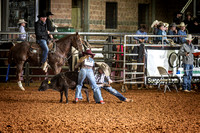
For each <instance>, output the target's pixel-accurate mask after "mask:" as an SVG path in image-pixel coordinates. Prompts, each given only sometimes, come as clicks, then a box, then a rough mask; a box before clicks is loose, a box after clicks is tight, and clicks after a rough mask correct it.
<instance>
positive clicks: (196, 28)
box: [191, 18, 200, 34]
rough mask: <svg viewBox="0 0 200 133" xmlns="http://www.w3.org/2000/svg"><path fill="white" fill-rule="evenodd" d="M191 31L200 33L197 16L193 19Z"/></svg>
mask: <svg viewBox="0 0 200 133" xmlns="http://www.w3.org/2000/svg"><path fill="white" fill-rule="evenodd" d="M191 33H195V34H198V33H200V25H199V20H198V19H197V18H195V19H194V20H193V26H192V30H191Z"/></svg>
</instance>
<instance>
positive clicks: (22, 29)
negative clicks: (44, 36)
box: [19, 26, 26, 40]
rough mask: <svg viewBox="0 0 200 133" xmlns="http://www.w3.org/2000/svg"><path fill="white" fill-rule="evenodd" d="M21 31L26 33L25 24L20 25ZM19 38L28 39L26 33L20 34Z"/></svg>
mask: <svg viewBox="0 0 200 133" xmlns="http://www.w3.org/2000/svg"><path fill="white" fill-rule="evenodd" d="M19 32H20V33H26V31H25V28H24V26H20V27H19ZM19 39H22V40H25V39H26V34H19Z"/></svg>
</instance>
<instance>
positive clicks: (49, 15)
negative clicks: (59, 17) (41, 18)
mask: <svg viewBox="0 0 200 133" xmlns="http://www.w3.org/2000/svg"><path fill="white" fill-rule="evenodd" d="M53 15H54V14H53V13H51V12H47V13H46V16H47V20H46V23H47V30H48V31H50V32H54V31H55V29H56V27H57V25H55V23H54V21H53Z"/></svg>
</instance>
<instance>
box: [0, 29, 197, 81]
mask: <svg viewBox="0 0 200 133" xmlns="http://www.w3.org/2000/svg"><path fill="white" fill-rule="evenodd" d="M78 33H79V35H80V36H82V37H83V39H84V40H85V41H88V42H89V44H90V45H91V46H92V51H93V52H94V53H95V54H97V55H100V57H97V58H95V61H96V62H106V63H108V64H109V66H111V70H112V74H111V77H112V78H113V79H115V80H117V79H119V80H120V79H122V81H123V82H124V83H127V82H126V77H125V76H124V74H141V73H137V72H135V73H133V72H131V70H128V69H127V68H126V66H127V65H129V66H131V65H144V63H136V62H133V61H132V60H130V59H128V60H127V56H129V57H130V56H137V54H132V53H130V51H129V52H128V51H126V48H125V47H131V46H139V45H140V44H139V43H137V41H135V40H134V37H148V38H156V37H162V42H161V43H160V44H154V43H151V44H149V43H144V44H145V46H162V47H164V46H170V45H168V44H164V37H186V36H181V35H165V36H163V35H135V34H131V33H99V32H78ZM19 34H24V33H19V32H0V37H1V40H0V45H1V44H3V43H12V42H17V41H16V40H17V35H19ZM33 34H35V33H34V32H27V33H26V41H30V35H33ZM50 34H52V35H70V34H75V32H51V33H50ZM193 36H194V37H197V38H198V40H199V42H198V44H200V35H193ZM100 37H102V38H103V39H99V38H100ZM115 37H116V39H114V38H115ZM106 39H107V40H106ZM113 40H114V41H113ZM150 40H153V39H150ZM176 46H181V45H180V44H176ZM114 48H115V49H114ZM129 50H130V49H129ZM8 51H9V49H0V52H8ZM2 60H3V61H6V60H7V58H6V57H1V58H0V61H2ZM11 68H12V69H15V68H16V67H11ZM38 68H40V67H35V66H29V65H25V67H24V69H25V74H24V75H23V76H24V77H25V79H28V80H29V79H30V78H31V77H45V76H46V75H32V74H30V73H29V72H30V70H27V69H38ZM0 69H6V66H0ZM63 69H68V67H66V66H64V67H63ZM0 71H1V70H0ZM5 76H6V75H2V74H0V77H5ZM9 76H10V77H14V76H15V75H9ZM52 76H53V75H48V77H52ZM131 82H132V81H131ZM134 83H135V82H134ZM28 84H29V82H28Z"/></svg>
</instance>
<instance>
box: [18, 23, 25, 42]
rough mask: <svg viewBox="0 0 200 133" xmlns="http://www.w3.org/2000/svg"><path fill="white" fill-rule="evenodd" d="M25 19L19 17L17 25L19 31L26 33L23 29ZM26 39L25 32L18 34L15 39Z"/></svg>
mask: <svg viewBox="0 0 200 133" xmlns="http://www.w3.org/2000/svg"><path fill="white" fill-rule="evenodd" d="M26 23H27V22H26V21H25V20H24V19H19V22H18V23H17V24H19V25H20V27H19V32H20V33H26V31H25V26H26ZM25 40H26V34H19V38H18V39H17V41H25Z"/></svg>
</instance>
